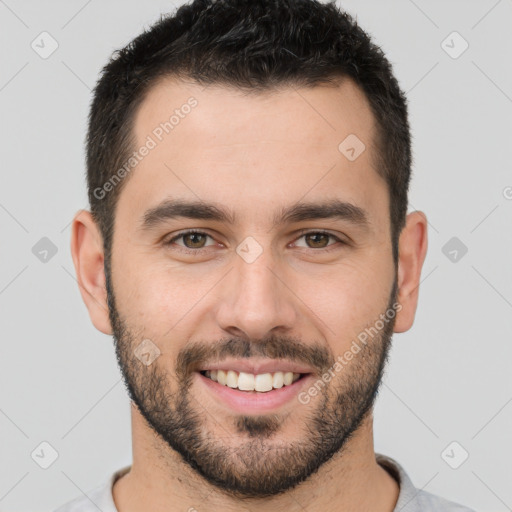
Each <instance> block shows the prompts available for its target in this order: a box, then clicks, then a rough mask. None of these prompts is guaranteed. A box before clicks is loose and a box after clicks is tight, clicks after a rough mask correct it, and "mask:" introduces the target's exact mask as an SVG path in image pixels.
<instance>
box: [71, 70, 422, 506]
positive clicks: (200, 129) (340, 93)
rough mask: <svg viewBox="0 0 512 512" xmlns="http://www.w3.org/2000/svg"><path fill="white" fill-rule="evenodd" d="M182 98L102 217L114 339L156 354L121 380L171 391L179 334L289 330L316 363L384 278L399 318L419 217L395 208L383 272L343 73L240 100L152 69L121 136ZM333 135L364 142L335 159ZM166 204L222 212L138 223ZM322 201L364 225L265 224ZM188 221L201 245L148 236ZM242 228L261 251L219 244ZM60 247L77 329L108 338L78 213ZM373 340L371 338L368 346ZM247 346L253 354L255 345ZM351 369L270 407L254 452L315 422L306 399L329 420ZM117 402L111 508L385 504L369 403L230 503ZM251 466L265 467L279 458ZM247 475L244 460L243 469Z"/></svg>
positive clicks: (94, 255) (102, 297)
mask: <svg viewBox="0 0 512 512" xmlns="http://www.w3.org/2000/svg"><path fill="white" fill-rule="evenodd" d="M190 96H194V97H195V98H196V99H197V100H198V106H197V107H195V109H194V110H192V112H191V113H190V114H189V115H188V116H186V117H185V118H184V119H182V120H180V123H179V125H178V126H176V127H175V128H174V129H173V131H172V132H170V133H169V134H168V135H166V136H165V137H164V139H163V140H162V142H160V143H159V144H158V145H157V147H156V148H155V149H153V150H152V151H151V152H150V153H149V154H148V156H146V157H145V158H144V159H143V160H142V161H141V162H140V163H139V164H138V165H137V167H136V169H135V170H134V171H132V173H131V175H130V176H129V178H128V179H127V181H126V183H124V188H123V191H122V193H121V195H120V197H119V202H118V206H117V210H116V218H115V230H114V239H113V246H112V260H111V271H112V275H111V281H112V282H111V285H112V287H113V290H115V302H116V308H117V311H118V312H119V314H120V316H121V318H122V320H123V322H124V324H125V326H126V328H127V331H126V332H124V333H122V334H123V335H122V336H121V335H120V341H122V342H123V343H124V347H125V349H126V350H125V352H124V353H125V354H128V353H129V352H128V347H129V348H133V347H134V346H137V344H138V343H139V342H140V341H141V340H142V339H145V338H149V339H151V340H153V341H154V342H155V344H156V345H157V346H158V347H159V349H160V351H161V356H160V357H159V358H158V359H157V360H156V361H155V362H154V363H153V364H152V365H151V366H149V367H140V368H139V369H137V370H134V371H136V372H138V373H137V374H136V375H137V376H139V377H140V379H141V380H140V381H138V382H139V384H141V385H142V381H143V379H144V377H145V376H147V375H151V373H149V372H156V371H166V372H167V373H166V375H167V380H165V381H164V382H165V384H164V385H165V386H166V388H167V390H177V389H178V388H177V385H178V384H179V382H180V377H179V375H177V374H176V368H177V355H178V354H179V353H180V352H181V351H183V350H184V349H185V348H187V347H189V346H190V345H189V344H190V343H192V342H199V343H201V344H203V345H205V346H207V347H210V348H212V347H214V346H215V345H216V343H220V341H219V340H226V339H233V340H263V339H266V338H267V337H268V336H271V335H279V336H281V337H282V340H283V342H285V341H286V340H287V339H288V337H289V338H290V339H291V338H294V339H298V340H299V341H300V343H301V344H302V345H304V346H306V347H321V348H324V349H325V350H326V353H328V354H330V356H332V357H337V356H339V355H342V354H344V353H345V352H346V351H347V350H348V349H349V348H350V345H351V342H352V341H353V340H354V339H355V338H356V337H357V335H358V334H359V333H360V332H362V331H363V330H364V328H365V327H368V326H369V325H372V324H373V323H374V322H375V320H376V319H378V318H379V314H381V313H383V312H384V311H385V309H386V306H387V305H388V301H389V298H390V294H391V290H392V286H393V282H394V279H395V277H396V280H397V281H396V284H397V286H398V294H397V301H398V302H399V303H400V305H401V309H400V311H399V312H398V313H397V314H396V317H395V321H394V324H393V329H392V330H393V332H397V333H399V332H405V331H407V330H408V329H410V327H411V326H412V324H413V321H414V316H415V312H416V307H417V301H418V289H419V288H418V287H419V281H420V274H421V268H422V265H423V262H424V259H425V255H426V250H427V220H426V217H425V215H424V214H423V213H422V212H418V211H416V212H412V213H409V214H408V216H407V223H406V226H405V228H404V229H403V230H402V233H401V235H400V241H399V254H400V257H399V266H398V270H397V269H396V268H395V265H394V262H393V258H392V249H391V239H390V219H389V194H388V189H387V186H386V183H385V181H384V180H383V179H382V178H381V177H380V176H379V175H378V174H377V173H376V171H375V170H374V168H373V157H374V151H375V150H374V148H373V145H372V140H373V138H374V134H375V122H374V118H373V115H372V113H371V110H370V107H369V104H368V101H367V99H366V98H365V96H364V94H363V93H362V92H361V91H360V89H359V88H358V87H357V86H356V85H355V84H354V83H353V82H352V81H350V80H344V81H343V82H341V83H340V84H338V86H337V87H332V86H331V87H327V86H315V87H313V88H307V89H306V88H304V89H292V88H290V87H283V88H282V89H280V90H277V91H273V92H272V93H271V94H257V95H254V94H252V95H243V94H241V93H239V92H236V91H234V90H231V89H229V88H227V87H223V86H209V87H207V88H203V87H200V86H198V85H195V84H192V83H187V84H185V83H182V82H177V81H173V80H170V79H167V80H165V81H163V82H161V83H160V84H159V85H158V86H156V87H155V88H154V89H153V90H152V91H151V92H150V94H149V95H148V97H147V98H146V99H145V101H144V102H143V104H142V106H141V108H140V110H139V112H138V115H137V116H136V119H135V125H134V133H135V135H136V139H137V141H138V144H137V147H140V146H141V145H142V144H143V143H144V141H145V140H146V137H147V135H149V134H151V132H152V131H153V130H154V129H155V127H156V126H158V125H159V123H161V122H162V121H164V120H166V119H168V117H169V115H170V114H169V113H172V111H173V110H174V109H175V108H179V106H180V105H182V104H184V103H186V101H187V99H188V98H189V97H190ZM349 134H356V135H357V136H358V138H359V139H361V140H362V141H363V142H364V143H365V145H366V151H364V152H363V153H362V154H361V155H360V156H359V157H358V158H357V159H356V160H355V161H353V162H351V161H349V160H348V159H347V158H345V156H343V155H342V154H341V153H340V152H339V150H338V145H339V144H340V142H341V141H342V140H343V139H345V137H346V136H347V135H349ZM169 197H172V198H182V199H190V200H197V199H198V198H199V199H201V200H202V201H205V202H208V203H209V202H215V203H218V204H220V205H222V206H224V207H226V208H229V209H230V210H232V211H233V212H235V214H236V217H237V222H236V223H235V224H234V225H229V224H225V223H222V222H217V221H211V220H207V221H205V220H191V219H185V218H179V219H174V220H169V221H167V222H166V223H164V224H160V225H158V226H155V227H154V228H153V229H152V230H149V231H143V230H140V229H139V226H140V221H141V218H142V216H143V214H144V212H146V211H147V210H148V209H149V208H151V207H154V206H156V205H157V204H158V203H160V202H161V201H162V200H164V199H166V198H169ZM327 198H336V199H340V200H343V201H346V202H349V203H351V204H353V205H356V206H359V207H360V208H362V209H363V210H364V211H365V212H366V214H367V217H368V220H369V223H368V226H367V227H366V228H363V227H361V226H358V225H354V224H353V223H351V222H349V221H348V220H345V219H340V220H337V219H336V220H333V219H327V220H326V219H323V220H322V219H315V220H308V221H301V222H298V223H294V224H280V225H277V226H272V220H273V216H274V214H275V213H276V212H277V213H278V212H279V211H280V210H281V209H282V208H283V207H287V206H290V205H292V204H294V203H295V202H297V201H312V202H313V201H324V200H325V199H327ZM189 228H197V229H198V231H201V232H205V233H207V234H208V235H210V236H211V238H208V239H206V240H204V241H203V242H202V243H201V240H199V241H197V240H196V241H194V240H191V239H190V238H189V239H188V240H187V239H186V237H185V239H183V238H182V239H180V240H178V241H176V242H175V245H173V246H165V245H164V244H163V241H166V240H168V239H169V238H171V236H173V234H177V233H178V232H180V231H182V230H185V229H189ZM300 229H307V230H308V231H310V232H315V230H316V229H325V230H328V231H329V232H330V233H331V234H332V235H334V236H338V237H339V238H340V239H342V240H345V241H348V243H347V244H341V243H339V242H337V241H336V240H335V239H328V240H322V239H321V238H320V239H318V241H317V242H316V245H315V243H314V242H315V240H314V239H313V240H309V242H308V240H307V237H304V236H301V235H300V234H299V233H298V230H300ZM248 236H251V237H253V238H254V239H255V240H257V242H258V243H259V244H260V246H261V248H262V253H261V255H260V256H259V257H258V258H257V259H256V260H255V261H253V262H252V263H247V262H246V261H245V260H244V259H242V258H241V257H240V256H239V255H238V254H237V253H236V248H237V246H238V245H239V244H240V243H241V242H242V241H243V240H244V239H245V238H246V237H248ZM186 243H188V245H189V247H199V246H201V245H202V244H204V247H203V249H202V251H203V252H202V253H201V255H200V256H197V255H196V256H191V255H187V254H184V253H182V252H180V248H181V249H183V246H184V245H185V244H186ZM176 244H177V245H176ZM328 244H331V245H329V246H328V247H326V246H327V245H328ZM327 248H332V249H333V250H332V251H326V249H327ZM71 249H72V255H73V261H74V264H75V268H76V272H77V278H78V282H79V285H80V291H81V294H82V297H83V300H84V302H85V304H86V306H87V308H88V311H89V314H90V317H91V320H92V322H93V324H94V325H95V327H96V328H97V329H98V330H100V331H101V332H103V333H105V334H109V335H111V334H115V333H114V329H113V325H112V321H111V320H112V317H111V316H109V312H108V306H107V291H106V283H105V273H104V252H103V244H102V238H101V234H100V232H99V230H98V227H97V226H96V224H95V223H94V221H93V219H92V217H91V214H90V212H88V211H85V210H82V211H80V212H78V213H77V214H76V216H75V218H74V221H73V228H72V241H71ZM117 334H120V332H119V331H118V333H117ZM384 342H385V340H384V339H382V337H381V338H379V339H378V341H377V342H376V343H381V344H383V343H384ZM252 346H253V347H254V350H255V353H259V352H258V350H260V348H261V346H262V345H258V344H257V342H254V344H253V345H252ZM376 347H377V348H378V345H376ZM381 351H382V352H383V349H382V347H381ZM293 353H295V352H293ZM292 360H293V358H292ZM364 364H368V365H370V362H366V363H365V362H364V358H358V357H357V356H355V357H354V359H353V360H352V361H350V362H349V363H348V364H347V366H346V369H345V370H344V371H343V372H342V373H341V375H339V376H338V377H336V378H335V379H333V381H332V382H331V384H330V387H329V388H328V391H326V392H325V393H327V395H326V394H325V393H319V395H318V396H316V397H313V398H312V399H311V401H310V403H308V404H306V405H299V403H298V402H297V401H296V400H291V402H290V403H289V404H285V405H284V406H283V407H282V408H280V409H279V410H277V411H276V414H277V419H278V420H279V421H278V427H277V430H276V431H275V432H274V435H273V437H271V438H269V439H266V438H265V437H264V435H263V432H262V435H261V438H262V439H265V442H267V443H268V444H266V445H265V446H266V447H267V448H268V449H269V451H268V453H269V455H268V456H269V457H272V455H277V453H278V452H277V448H278V447H280V448H282V447H283V446H284V447H286V446H292V443H294V442H295V443H296V442H300V441H301V440H303V439H304V436H305V432H307V426H308V425H311V416H312V415H313V416H315V415H317V416H318V415H320V413H321V407H323V408H324V409H325V410H327V411H328V412H329V413H331V414H334V410H333V408H334V402H333V401H332V400H331V401H327V402H326V400H327V398H326V397H327V396H328V397H331V398H332V397H333V396H334V394H335V392H338V393H340V394H341V393H342V391H343V390H347V389H348V388H349V387H350V384H351V383H352V384H353V379H354V378H355V377H354V376H355V375H358V373H357V370H360V369H361V368H364V366H362V365H364ZM358 365H359V366H358ZM134 368H135V367H134ZM144 372H146V373H144ZM351 376H352V380H350V379H351ZM188 392H189V396H190V399H191V403H192V405H191V407H193V408H194V410H198V411H200V412H201V421H202V423H201V425H202V426H203V427H204V428H206V429H207V430H208V431H209V432H210V433H211V435H212V436H214V438H215V439H216V441H218V442H220V443H224V445H223V446H226V447H229V448H236V449H238V450H242V452H241V453H244V452H243V450H245V449H248V448H249V446H250V445H249V444H248V443H249V440H250V438H249V436H248V433H247V432H244V431H240V430H237V428H236V423H235V421H234V417H235V415H234V414H233V413H232V411H230V410H229V409H228V408H226V406H224V405H223V404H221V403H218V401H214V400H212V395H211V394H210V391H209V390H207V389H206V388H205V387H204V386H201V385H200V383H199V382H198V381H197V380H196V381H193V383H192V384H191V386H190V388H189V390H188ZM169 396H170V397H171V396H172V394H171V393H169ZM170 400H171V398H170ZM131 412H132V438H133V465H132V468H131V471H130V472H129V473H128V474H126V475H125V476H123V477H122V478H121V479H119V480H118V481H117V482H116V484H115V485H114V489H113V495H114V500H115V503H116V506H117V508H118V510H119V511H120V512H132V511H142V510H148V509H155V510H156V509H158V510H169V511H174V510H189V509H190V508H191V507H194V508H195V509H197V510H203V508H201V505H202V504H204V503H208V510H209V511H212V512H215V511H221V510H222V511H226V510H228V511H231V510H233V511H234V510H247V511H254V512H256V511H258V512H259V511H263V510H269V509H270V510H272V509H275V510H287V511H288V510H290V511H295V510H297V511H299V510H303V508H304V509H307V510H308V511H309V512H316V511H323V512H325V511H333V512H334V511H335V510H336V511H339V510H344V511H352V510H358V511H362V510H372V511H379V512H380V511H382V512H391V511H392V510H393V508H394V506H395V504H396V501H397V498H398V493H399V488H398V485H397V482H396V481H395V480H394V479H393V478H392V477H391V476H390V475H389V473H387V472H386V471H385V470H384V469H383V468H382V467H381V466H379V465H378V464H377V463H376V461H375V454H374V445H373V417H372V410H371V409H370V410H369V412H368V414H366V415H365V416H364V417H363V418H362V420H361V422H360V424H359V425H358V427H357V429H356V430H355V431H354V432H353V435H352V436H351V437H350V438H349V439H347V441H346V443H345V444H344V446H343V449H342V450H340V451H339V452H338V453H336V454H335V455H334V456H333V457H332V458H330V459H329V460H328V461H325V463H324V464H322V465H321V466H320V467H319V468H318V471H316V472H315V473H313V474H311V475H310V477H309V478H307V479H305V481H303V482H302V483H301V484H300V485H296V486H294V487H292V488H290V489H288V490H287V491H286V492H283V493H279V494H276V495H275V496H269V497H260V498H257V497H252V498H248V497H245V498H244V499H242V498H241V497H240V496H238V497H237V496H235V495H234V494H233V493H229V492H224V491H223V490H222V489H221V488H219V487H218V486H215V485H211V483H209V482H207V481H205V480H204V478H203V477H202V476H201V475H200V474H198V472H197V471H196V470H194V468H192V467H191V466H189V465H188V464H186V463H185V462H184V461H183V460H182V459H181V457H180V455H179V454H178V453H177V452H176V451H174V450H173V449H172V448H171V447H170V446H169V445H168V444H167V443H165V442H164V441H163V439H162V438H161V437H160V436H159V435H158V434H157V433H156V432H155V430H154V429H153V428H152V427H151V426H150V425H149V424H148V421H147V420H146V418H145V417H144V415H143V414H141V412H140V410H139V409H138V408H137V407H136V406H135V404H132V411H131ZM257 416H258V415H252V416H251V417H252V418H253V419H254V418H257ZM255 421H256V420H255ZM227 434H229V435H227ZM251 446H252V445H251ZM271 449H274V450H275V452H272V450H271ZM247 453H248V452H247ZM269 460H275V461H276V464H277V463H278V460H279V459H277V458H276V459H269ZM229 462H230V463H232V464H235V466H234V467H235V469H236V470H237V471H239V472H241V473H240V474H242V475H243V474H244V471H248V468H247V467H244V466H241V465H240V466H239V467H238V466H236V461H235V460H233V461H231V460H230V461H229ZM258 468H259V466H258V465H257V464H256V465H255V466H254V467H253V468H252V469H253V471H256V470H258ZM247 474H249V473H247ZM271 507H272V508H271Z"/></svg>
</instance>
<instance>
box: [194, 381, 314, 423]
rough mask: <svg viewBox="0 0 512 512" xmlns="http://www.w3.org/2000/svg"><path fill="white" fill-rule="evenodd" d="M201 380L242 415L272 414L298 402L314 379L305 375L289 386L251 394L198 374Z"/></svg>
mask: <svg viewBox="0 0 512 512" xmlns="http://www.w3.org/2000/svg"><path fill="white" fill-rule="evenodd" d="M197 375H198V376H199V380H200V381H201V382H202V383H204V385H205V386H206V387H207V388H208V389H209V390H210V391H211V392H212V393H214V394H215V395H216V396H217V397H219V398H220V399H221V400H222V401H223V402H224V403H225V404H226V405H228V406H229V407H230V408H231V409H234V410H235V411H238V412H241V413H264V412H270V411H273V410H275V409H277V408H278V407H281V406H282V405H284V404H286V403H288V402H291V401H293V400H297V401H298V398H297V395H298V393H299V392H300V390H301V389H302V388H304V387H306V386H307V385H308V383H309V380H310V379H311V378H312V377H313V376H312V375H311V374H308V375H305V376H304V377H302V378H300V379H299V380H297V381H295V382H294V383H293V384H290V385H289V386H283V387H282V388H279V389H273V390H272V391H266V392H264V393H262V392H257V391H255V392H251V391H240V390H239V389H233V388H230V387H229V386H223V385H222V384H219V383H218V382H215V381H213V380H212V379H210V378H208V377H205V376H204V375H202V374H201V373H199V372H197Z"/></svg>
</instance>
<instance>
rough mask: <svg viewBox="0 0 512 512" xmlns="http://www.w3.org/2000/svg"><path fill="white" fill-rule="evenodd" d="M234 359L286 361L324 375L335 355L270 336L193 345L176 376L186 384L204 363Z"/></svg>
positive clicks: (180, 361)
mask: <svg viewBox="0 0 512 512" xmlns="http://www.w3.org/2000/svg"><path fill="white" fill-rule="evenodd" d="M227 357H233V358H238V359H248V358H251V357H263V358H268V359H287V360H289V361H293V362H297V363H304V364H307V365H309V366H313V367H314V368H315V369H317V370H318V372H319V373H320V374H321V373H323V372H324V371H326V370H327V369H328V368H330V367H331V366H332V365H333V364H334V363H335V358H334V355H333V354H332V352H330V351H329V350H328V348H326V347H325V346H323V345H319V344H317V345H312V346H310V345H306V344H304V343H303V342H302V341H300V340H299V339H297V338H291V337H278V336H275V335H270V336H268V337H266V338H265V339H263V340H250V339H247V338H237V337H230V338H227V339H223V340H220V341H217V342H210V343H205V342H192V343H189V344H187V345H186V346H185V347H184V348H183V349H182V350H180V352H179V354H178V356H177V358H176V375H177V376H178V378H180V379H183V380H184V381H185V380H187V379H188V378H190V376H191V375H192V374H193V373H194V372H195V371H198V370H199V369H200V368H201V367H202V366H204V365H205V363H211V362H218V361H222V360H223V359H226V358H227Z"/></svg>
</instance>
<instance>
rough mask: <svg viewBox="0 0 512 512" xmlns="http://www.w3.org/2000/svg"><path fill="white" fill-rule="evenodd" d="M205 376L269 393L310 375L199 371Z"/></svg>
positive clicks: (223, 382)
mask: <svg viewBox="0 0 512 512" xmlns="http://www.w3.org/2000/svg"><path fill="white" fill-rule="evenodd" d="M199 373H201V375H203V376H204V377H207V378H209V379H210V380H213V381H214V382H217V383H218V384H221V385H222V386H228V387H230V388H233V389H238V390H239V391H246V392H249V393H250V392H252V393H267V392H269V391H272V390H274V389H280V388H282V387H286V386H290V385H292V384H294V383H295V382H297V381H298V380H300V379H302V378H304V377H305V376H307V375H309V374H307V373H294V372H273V373H261V374H258V375H254V374H252V373H245V372H237V371H234V370H204V371H201V372H199Z"/></svg>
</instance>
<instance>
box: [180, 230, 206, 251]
mask: <svg viewBox="0 0 512 512" xmlns="http://www.w3.org/2000/svg"><path fill="white" fill-rule="evenodd" d="M189 237H203V238H204V235H202V234H201V233H188V234H185V235H183V240H184V241H185V240H186V239H187V238H189ZM203 242H204V240H203ZM194 243H195V242H192V244H194ZM185 245H186V246H187V247H188V245H187V244H185ZM199 247H202V245H201V243H199ZM192 248H197V246H196V245H193V247H192Z"/></svg>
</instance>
